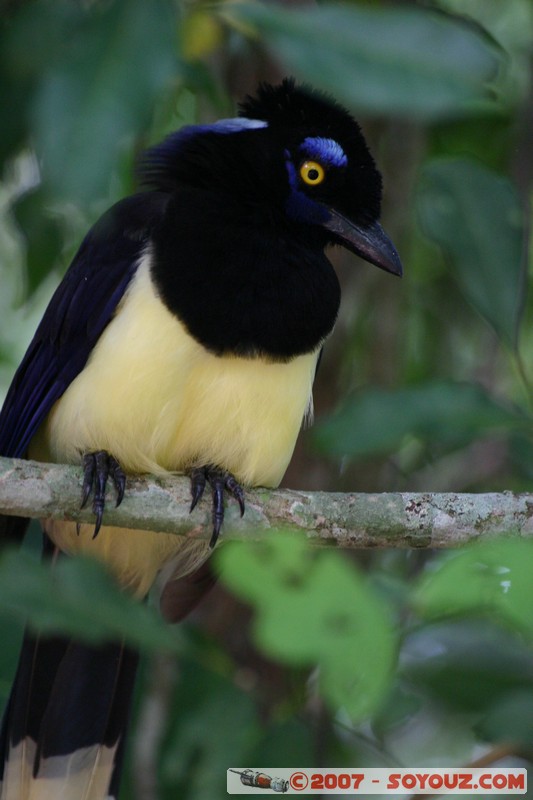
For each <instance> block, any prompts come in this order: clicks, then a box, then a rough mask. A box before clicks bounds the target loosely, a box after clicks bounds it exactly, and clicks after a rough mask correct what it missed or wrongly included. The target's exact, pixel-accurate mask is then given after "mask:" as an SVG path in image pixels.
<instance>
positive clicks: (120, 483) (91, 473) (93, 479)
mask: <svg viewBox="0 0 533 800" xmlns="http://www.w3.org/2000/svg"><path fill="white" fill-rule="evenodd" d="M109 477H111V479H112V481H113V485H114V487H115V490H116V493H117V502H116V503H115V506H119V505H120V504H121V502H122V498H123V497H124V489H125V488H126V476H125V475H124V472H123V471H122V468H121V466H120V464H119V463H118V461H117V460H116V458H114V457H113V456H112V455H110V454H109V453H108V452H106V450H98V451H97V452H95V453H86V454H85V455H84V456H83V486H82V490H81V491H82V496H81V508H84V507H85V506H86V504H87V501H88V499H89V497H90V496H91V494H92V495H93V512H94V514H95V516H96V522H95V525H94V533H93V539H95V538H96V537H97V536H98V531H99V530H100V527H101V525H102V517H103V515H104V508H105V490H106V486H107V481H108V479H109Z"/></svg>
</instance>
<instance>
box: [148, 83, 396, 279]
mask: <svg viewBox="0 0 533 800" xmlns="http://www.w3.org/2000/svg"><path fill="white" fill-rule="evenodd" d="M141 175H142V177H143V181H144V182H145V183H148V184H149V185H151V186H152V187H154V188H157V189H160V190H163V191H170V192H171V191H173V190H174V189H175V187H177V186H183V185H184V184H186V185H191V186H195V187H198V188H200V189H202V190H203V191H206V192H210V191H212V192H216V193H217V195H218V196H219V197H224V196H225V197H227V199H228V201H230V202H232V201H235V200H237V201H238V203H239V204H241V205H242V206H243V208H244V207H246V208H247V209H248V210H249V209H250V208H251V207H253V208H254V209H255V210H256V216H257V215H260V214H261V213H263V214H264V215H265V216H268V217H272V216H274V217H275V221H276V224H277V225H278V226H279V224H280V222H285V223H286V224H287V225H289V226H290V227H291V228H292V229H293V230H294V229H298V231H299V234H300V237H301V236H303V237H306V236H307V237H308V239H309V243H310V245H313V246H319V247H324V246H325V245H326V244H330V243H331V244H341V245H343V246H344V247H346V248H348V249H349V250H351V251H353V252H354V253H356V254H357V255H359V256H360V257H362V258H363V259H365V260H366V261H369V262H370V263H372V264H375V265H376V266H378V267H381V268H382V269H385V270H387V271H389V272H392V273H394V274H396V275H401V274H402V266H401V262H400V259H399V256H398V254H397V252H396V250H395V248H394V246H393V244H392V242H391V241H390V239H389V238H388V237H387V235H386V234H385V232H384V231H383V229H382V227H381V225H380V224H379V215H380V209H381V176H380V173H379V172H378V170H377V168H376V165H375V163H374V160H373V158H372V156H371V154H370V152H369V150H368V147H367V145H366V142H365V139H364V137H363V134H362V133H361V130H360V128H359V126H358V124H357V123H356V122H355V120H354V119H353V118H352V116H351V115H350V114H349V113H348V112H347V111H346V110H345V109H344V108H343V107H342V106H340V105H339V104H338V103H336V102H335V101H333V100H332V99H330V98H329V97H327V96H326V95H324V94H322V93H320V92H317V91H315V90H312V89H310V88H308V87H306V86H300V87H297V86H296V85H295V84H294V81H292V80H290V79H286V80H284V81H283V82H282V83H281V84H280V85H278V86H270V85H268V84H263V85H261V86H260V87H259V89H258V91H257V93H256V95H255V96H253V97H247V98H246V100H245V101H244V102H243V103H241V105H240V116H239V117H237V118H235V119H229V120H221V121H219V122H217V123H214V124H213V125H195V126H188V127H186V128H182V129H181V130H180V131H178V132H177V133H175V134H172V135H171V136H169V137H168V138H167V139H166V140H165V141H164V142H163V143H162V144H160V145H158V146H156V147H154V148H152V149H151V150H149V151H147V153H146V154H145V157H144V160H143V162H142V165H141Z"/></svg>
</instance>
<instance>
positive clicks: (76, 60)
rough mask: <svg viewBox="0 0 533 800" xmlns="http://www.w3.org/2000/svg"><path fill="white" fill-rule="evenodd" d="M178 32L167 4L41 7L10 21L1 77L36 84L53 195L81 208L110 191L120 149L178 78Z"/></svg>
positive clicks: (160, 0)
mask: <svg viewBox="0 0 533 800" xmlns="http://www.w3.org/2000/svg"><path fill="white" fill-rule="evenodd" d="M176 26H177V19H176V11H175V9H174V8H173V6H172V4H171V2H169V0H151V2H150V3H146V2H144V0H112V2H109V3H96V4H91V5H90V6H88V7H86V8H83V7H82V6H80V5H79V4H73V3H65V2H48V0H39V2H36V3H32V4H31V9H28V10H27V11H26V10H22V11H21V13H20V14H19V15H18V17H17V18H16V20H15V21H14V22H13V30H12V33H11V36H10V39H9V42H8V44H9V47H8V65H9V69H10V71H11V73H12V74H14V75H21V74H22V75H23V76H25V79H26V80H27V81H29V82H30V83H31V84H32V85H33V86H34V90H33V95H32V99H31V108H30V111H31V121H32V127H33V130H34V134H35V140H34V143H35V148H36V150H37V153H38V155H39V157H40V159H41V160H42V171H43V178H44V180H45V182H46V184H47V187H48V188H49V189H51V190H52V191H53V192H55V193H56V194H57V195H59V196H63V197H68V198H75V199H78V200H83V201H87V200H90V199H93V198H94V197H96V196H98V195H100V194H101V193H103V192H106V191H108V189H109V178H110V174H111V173H112V171H113V169H114V168H115V167H116V164H117V162H118V161H119V160H120V155H121V153H122V152H123V150H124V148H125V147H127V146H128V145H131V142H132V139H133V137H135V136H138V135H139V133H141V132H143V131H145V130H146V128H147V127H148V124H149V122H150V119H151V115H152V111H153V103H154V100H155V98H156V97H157V95H158V94H159V93H160V92H161V91H162V90H163V89H165V88H167V87H168V86H169V84H170V82H171V81H172V80H174V79H175V78H176V75H177V72H178V59H177V57H176V44H177V43H176ZM21 54H24V57H23V58H22V56H21ZM24 59H26V63H22V62H23V61H24Z"/></svg>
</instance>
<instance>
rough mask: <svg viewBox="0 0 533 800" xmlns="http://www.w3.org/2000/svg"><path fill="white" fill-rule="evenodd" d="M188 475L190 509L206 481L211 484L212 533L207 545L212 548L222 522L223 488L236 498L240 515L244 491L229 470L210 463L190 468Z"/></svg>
mask: <svg viewBox="0 0 533 800" xmlns="http://www.w3.org/2000/svg"><path fill="white" fill-rule="evenodd" d="M190 477H191V494H192V502H191V508H190V510H191V511H192V510H193V508H195V506H196V504H197V503H198V501H199V500H200V498H201V497H202V495H203V493H204V490H205V485H206V483H209V485H210V486H211V491H212V493H213V533H212V534H211V540H210V542H209V547H211V548H213V547H214V546H215V545H216V543H217V539H218V537H219V535H220V529H221V528H222V523H223V522H224V490H226V491H228V492H229V493H230V494H231V495H233V497H234V498H235V499H236V500H237V502H238V504H239V508H240V510H241V517H242V515H243V514H244V491H243V488H242V486H240V484H239V483H237V481H236V480H235V478H234V477H233V475H232V474H231V473H230V472H227V471H226V470H224V469H219V468H218V467H214V466H212V465H209V466H207V467H195V468H194V469H192V470H191V473H190Z"/></svg>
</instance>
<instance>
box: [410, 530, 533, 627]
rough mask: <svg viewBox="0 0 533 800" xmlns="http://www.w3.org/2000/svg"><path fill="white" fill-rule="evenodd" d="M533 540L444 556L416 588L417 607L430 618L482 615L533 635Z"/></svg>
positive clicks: (490, 543) (476, 546) (479, 545)
mask: <svg viewBox="0 0 533 800" xmlns="http://www.w3.org/2000/svg"><path fill="white" fill-rule="evenodd" d="M532 559H533V542H532V541H525V540H520V539H508V540H504V539H500V540H491V541H485V542H479V543H476V544H474V545H471V546H470V547H468V548H465V549H464V550H461V551H460V552H458V553H454V554H453V555H449V554H447V556H446V557H444V558H442V559H441V561H440V564H439V565H438V566H437V568H436V569H435V571H433V572H432V573H431V574H429V575H425V576H424V577H423V578H422V580H421V581H420V584H419V586H418V588H417V590H416V593H415V604H416V606H417V608H418V609H419V610H420V612H421V613H422V614H423V615H424V616H425V617H429V618H436V617H437V618H438V617H442V616H445V615H449V614H466V613H483V614H484V615H486V616H488V617H489V618H496V619H498V620H500V621H502V622H503V623H505V624H507V625H510V626H514V627H516V628H518V629H520V630H522V631H523V632H525V633H527V635H528V636H533V581H532V580H531V563H532Z"/></svg>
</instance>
